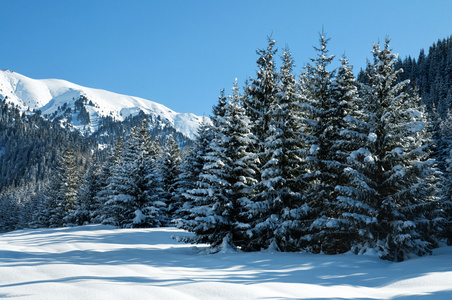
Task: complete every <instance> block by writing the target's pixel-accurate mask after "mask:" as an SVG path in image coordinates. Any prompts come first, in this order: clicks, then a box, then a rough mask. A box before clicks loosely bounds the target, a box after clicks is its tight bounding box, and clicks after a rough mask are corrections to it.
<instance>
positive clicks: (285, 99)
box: [245, 49, 304, 251]
mask: <svg viewBox="0 0 452 300" xmlns="http://www.w3.org/2000/svg"><path fill="white" fill-rule="evenodd" d="M282 60H283V65H282V67H281V69H280V71H279V73H278V74H277V75H278V76H277V85H276V89H275V90H276V93H275V94H274V98H273V100H272V101H271V102H270V103H268V108H267V109H268V111H267V114H266V115H267V118H268V132H267V133H266V135H267V137H266V139H265V141H264V143H262V145H263V148H262V149H263V152H261V153H260V158H261V160H262V161H263V162H265V164H264V165H263V166H262V169H261V178H260V180H259V182H258V183H257V184H256V186H255V189H256V195H255V196H254V197H253V198H252V201H248V204H247V206H246V213H248V214H249V216H250V217H249V219H250V221H251V220H252V221H253V222H252V229H251V230H250V231H249V233H250V242H249V244H248V246H247V247H246V248H245V249H246V250H260V249H266V248H269V247H271V248H274V249H279V250H281V251H293V250H296V245H297V242H296V240H294V239H293V237H292V233H293V232H292V230H293V229H294V228H297V227H298V226H299V222H298V220H297V218H296V216H295V215H293V214H292V210H293V208H295V207H298V206H299V205H300V200H301V194H300V192H301V191H302V189H303V187H304V183H303V180H302V177H301V176H300V173H301V172H302V169H301V165H300V163H301V145H300V141H301V140H300V137H299V134H298V131H299V125H300V123H299V115H298V112H299V110H300V107H299V104H300V102H299V100H300V99H299V98H300V97H299V94H298V91H297V82H296V80H295V76H294V75H293V74H292V71H293V67H294V62H293V59H292V57H291V54H290V52H289V50H288V49H286V50H285V52H284V54H283V56H282ZM273 92H274V90H272V93H273Z"/></svg>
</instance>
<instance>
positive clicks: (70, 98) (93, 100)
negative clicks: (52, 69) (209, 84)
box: [0, 70, 202, 138]
mask: <svg viewBox="0 0 452 300" xmlns="http://www.w3.org/2000/svg"><path fill="white" fill-rule="evenodd" d="M0 98H6V99H7V100H8V101H9V102H10V103H12V104H14V105H16V106H18V107H19V108H20V109H21V110H23V111H27V110H40V111H41V112H42V115H44V116H52V115H53V116H56V115H57V114H58V113H61V114H62V113H64V112H66V116H70V118H72V119H71V120H69V122H70V123H71V124H72V127H73V128H75V129H78V130H80V131H81V132H86V131H90V132H95V131H97V129H98V126H99V120H100V119H101V118H102V117H108V116H109V117H112V118H113V119H114V120H116V121H123V120H124V119H125V118H127V117H129V116H135V115H137V114H139V113H140V112H141V111H142V112H144V113H145V114H147V115H150V116H152V117H153V118H155V119H160V120H162V121H163V122H164V123H166V124H168V125H170V126H172V127H174V128H175V129H176V130H177V131H179V132H181V133H182V134H184V135H185V136H187V137H189V138H193V137H194V135H195V133H196V130H197V128H198V126H199V124H200V122H201V121H202V117H200V116H196V115H194V114H192V113H177V112H175V111H173V110H171V109H169V108H167V107H165V106H164V105H162V104H158V103H156V102H153V101H150V100H146V99H143V98H139V97H134V96H127V95H121V94H116V93H113V92H109V91H105V90H100V89H93V88H88V87H83V86H80V85H77V84H74V83H71V82H68V81H66V80H60V79H32V78H28V77H26V76H23V75H21V74H18V73H15V72H12V71H9V70H2V71H0ZM77 103H78V105H77ZM82 106H83V107H82ZM81 110H83V111H84V112H85V114H86V117H85V118H84V121H83V120H81V118H80V112H81ZM88 116H89V117H88Z"/></svg>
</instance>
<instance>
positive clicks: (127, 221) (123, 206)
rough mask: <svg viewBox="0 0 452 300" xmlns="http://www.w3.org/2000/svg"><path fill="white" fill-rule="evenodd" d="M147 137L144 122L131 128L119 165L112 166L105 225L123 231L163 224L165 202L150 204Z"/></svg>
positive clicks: (150, 167) (149, 167)
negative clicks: (110, 225)
mask: <svg viewBox="0 0 452 300" xmlns="http://www.w3.org/2000/svg"><path fill="white" fill-rule="evenodd" d="M150 138H151V137H150V135H149V133H148V131H147V123H146V121H143V122H142V123H141V125H140V127H134V128H133V129H132V132H131V136H130V137H129V139H128V140H127V141H126V143H125V145H124V150H123V155H122V159H121V161H120V163H119V164H118V165H117V166H116V167H114V169H113V170H114V171H113V175H112V178H111V182H110V184H109V186H108V190H109V191H110V192H109V198H108V201H107V202H106V203H105V205H106V206H107V214H108V215H109V218H108V219H107V220H105V221H104V222H109V223H112V224H114V225H116V226H119V227H122V228H131V227H155V226H161V225H162V218H164V215H165V214H164V207H165V203H164V202H163V201H160V200H156V201H151V194H150V188H149V179H148V175H149V174H150V172H151V170H152V165H150V164H149V160H148V158H149V155H148V154H149V152H150V151H151V149H149V147H148V146H149V145H150Z"/></svg>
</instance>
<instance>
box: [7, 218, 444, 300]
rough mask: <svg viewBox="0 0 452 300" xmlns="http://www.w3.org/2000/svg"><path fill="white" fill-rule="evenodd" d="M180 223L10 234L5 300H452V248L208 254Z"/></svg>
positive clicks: (78, 228) (83, 227) (44, 230)
mask: <svg viewBox="0 0 452 300" xmlns="http://www.w3.org/2000/svg"><path fill="white" fill-rule="evenodd" d="M186 234H188V233H186V232H184V231H181V230H178V229H175V228H157V229H130V230H129V229H114V228H112V227H107V226H100V225H97V226H82V227H75V228H59V229H38V230H22V231H15V232H10V233H4V234H1V235H0V298H6V299H8V298H18V299H178V300H183V299H234V300H237V299H452V247H443V248H439V249H437V250H435V252H434V255H432V256H427V257H421V258H414V259H411V260H409V261H406V262H402V263H391V262H387V261H382V260H380V259H378V258H376V257H370V256H355V255H352V254H344V255H336V256H327V255H313V254H303V253H269V252H258V253H239V252H237V253H218V254H204V253H202V250H203V249H204V247H203V246H197V247H194V246H193V245H186V244H181V243H177V242H175V241H174V240H172V239H171V238H170V237H171V236H172V235H186Z"/></svg>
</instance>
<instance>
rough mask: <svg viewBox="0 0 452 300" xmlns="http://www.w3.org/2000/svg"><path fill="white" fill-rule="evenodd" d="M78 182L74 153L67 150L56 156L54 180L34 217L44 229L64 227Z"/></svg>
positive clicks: (73, 201)
mask: <svg viewBox="0 0 452 300" xmlns="http://www.w3.org/2000/svg"><path fill="white" fill-rule="evenodd" d="M80 181H81V180H80V170H79V167H78V166H77V164H76V158H75V153H74V151H73V149H72V148H68V149H67V150H65V151H64V152H63V153H62V154H61V155H59V156H58V162H57V166H56V168H55V173H54V178H53V180H51V182H50V184H49V186H48V188H47V191H46V192H45V196H44V203H43V205H42V206H41V210H40V211H39V212H37V214H36V216H35V220H37V223H39V224H41V225H42V226H46V227H47V226H48V227H61V226H64V225H65V224H66V223H67V222H66V220H65V218H66V217H67V216H68V215H69V213H70V212H71V211H73V210H74V209H75V202H76V199H77V190H78V187H79V185H80ZM68 225H70V224H68Z"/></svg>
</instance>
